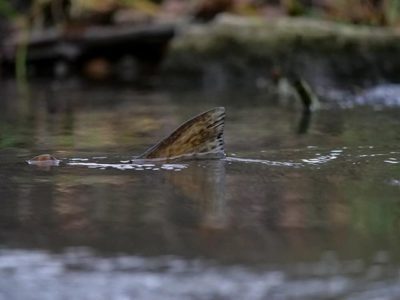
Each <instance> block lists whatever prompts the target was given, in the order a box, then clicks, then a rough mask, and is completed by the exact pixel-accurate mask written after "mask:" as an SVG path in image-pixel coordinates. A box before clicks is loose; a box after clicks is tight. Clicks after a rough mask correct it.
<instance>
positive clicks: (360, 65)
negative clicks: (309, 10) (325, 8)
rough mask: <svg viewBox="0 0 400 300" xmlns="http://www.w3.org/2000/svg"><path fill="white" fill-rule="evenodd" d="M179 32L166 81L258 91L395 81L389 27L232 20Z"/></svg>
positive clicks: (395, 35)
mask: <svg viewBox="0 0 400 300" xmlns="http://www.w3.org/2000/svg"><path fill="white" fill-rule="evenodd" d="M179 28H180V30H178V31H177V32H178V34H177V35H176V36H175V38H174V39H173V40H172V42H171V44H170V47H169V51H168V54H167V56H166V59H165V61H164V63H163V66H162V75H163V78H165V80H167V81H171V80H172V81H175V80H178V81H181V80H184V81H187V82H188V83H190V84H204V85H206V84H207V85H211V86H214V87H216V88H221V87H225V86H227V85H229V84H230V83H240V84H243V85H250V86H251V85H256V86H264V85H267V84H268V83H269V82H271V81H274V80H276V79H277V78H279V77H282V76H283V77H293V76H295V77H298V76H299V77H301V78H304V79H305V80H307V81H309V82H311V83H312V84H318V85H336V84H338V83H339V84H346V83H354V84H366V83H371V82H380V81H382V80H385V81H386V80H387V81H397V80H399V79H400V76H399V74H400V72H399V70H400V58H399V56H398V53H399V50H400V33H399V32H398V31H396V30H395V29H393V28H377V27H369V26H356V25H347V24H339V23H335V22H327V21H322V20H315V19H304V18H279V19H276V20H262V19H259V18H248V17H246V18H244V17H237V16H233V15H221V16H219V17H218V18H217V19H216V20H215V21H213V22H210V23H206V24H189V25H188V24H185V26H180V27H179ZM171 78H172V79H171Z"/></svg>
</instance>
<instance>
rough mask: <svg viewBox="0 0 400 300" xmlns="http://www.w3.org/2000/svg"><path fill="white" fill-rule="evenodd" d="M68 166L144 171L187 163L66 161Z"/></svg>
mask: <svg viewBox="0 0 400 300" xmlns="http://www.w3.org/2000/svg"><path fill="white" fill-rule="evenodd" d="M67 165H69V166H84V167H88V168H89V169H100V170H105V169H108V168H111V169H117V170H135V171H144V170H152V171H159V170H167V171H181V170H183V169H186V168H187V167H188V165H187V164H159V165H156V164H147V163H145V164H131V163H118V164H113V163H94V162H68V163H67Z"/></svg>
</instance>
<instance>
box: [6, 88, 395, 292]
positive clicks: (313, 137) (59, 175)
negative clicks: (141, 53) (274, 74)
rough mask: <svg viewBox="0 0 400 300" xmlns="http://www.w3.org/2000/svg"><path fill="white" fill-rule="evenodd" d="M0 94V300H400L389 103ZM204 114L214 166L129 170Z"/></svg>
mask: <svg viewBox="0 0 400 300" xmlns="http://www.w3.org/2000/svg"><path fill="white" fill-rule="evenodd" d="M2 85H3V88H2V89H1V92H0V93H1V94H2V95H1V98H2V101H1V102H0V117H1V118H0V199H1V200H0V299H339V298H340V299H398V298H399V297H400V288H399V287H400V277H399V276H400V256H399V253H400V251H399V250H400V239H399V229H400V198H399V194H400V172H399V171H400V149H399V147H398V145H399V141H400V131H399V128H400V126H399V125H400V118H399V116H400V114H399V113H400V106H398V105H396V102H395V101H394V100H393V101H389V102H385V101H382V100H380V99H378V98H379V97H377V100H376V101H377V102H374V101H375V100H371V99H372V98H373V96H368V98H367V97H365V99H368V101H365V102H363V101H362V100H360V99H362V98H360V97H363V95H362V94H361V95H353V94H351V93H343V94H341V95H342V96H343V97H342V100H343V99H344V101H335V102H333V100H332V99H331V98H329V97H326V98H323V99H322V102H323V106H322V109H321V110H319V111H318V112H316V113H315V114H313V115H311V117H310V116H304V115H302V113H301V112H302V110H301V107H299V105H298V103H296V102H294V101H291V100H282V99H278V98H277V97H276V95H273V94H272V93H270V92H267V91H263V90H258V91H237V90H235V91H219V92H205V91H201V90H196V91H184V92H182V91H181V92H178V91H168V90H152V91H140V90H135V89H133V88H131V87H127V86H120V85H119V86H116V85H103V86H99V85H93V84H88V83H82V82H74V81H69V82H53V83H51V84H49V83H40V82H37V83H35V84H32V85H31V86H30V88H29V90H28V91H25V92H23V93H21V92H17V90H16V88H15V85H14V84H13V83H12V82H5V83H2ZM393 93H394V92H392V94H393ZM327 94H329V93H327ZM392 94H390V93H388V95H389V96H390V95H392ZM394 94H395V93H394ZM395 96H396V97H399V95H397V94H395ZM371 97H372V98H371ZM385 99H386V98H385ZM336 100H337V99H336ZM371 103H372V104H371ZM387 103H390V105H387ZM214 106H225V107H226V110H227V119H226V128H225V130H226V132H225V134H226V137H225V140H226V150H227V158H226V159H224V160H218V161H217V160H209V161H183V162H169V163H161V162H154V163H151V162H150V163H147V162H146V163H131V162H130V159H131V158H132V157H133V156H134V155H138V154H140V153H141V152H142V151H144V150H145V149H146V148H147V147H148V146H150V145H152V144H154V143H155V142H156V141H157V140H159V139H160V138H162V137H163V136H165V135H166V134H168V133H169V132H170V131H171V130H173V129H174V128H175V127H176V126H178V125H179V124H180V123H181V122H183V121H185V120H186V119H188V118H190V117H191V116H193V115H196V114H198V113H200V112H202V111H205V110H207V109H209V108H211V107H214ZM41 153H51V154H54V155H55V156H56V157H57V158H59V159H61V160H62V162H61V164H60V166H58V167H48V168H37V167H35V166H30V165H28V164H26V162H25V161H26V160H27V159H29V158H31V157H33V156H35V155H37V154H41Z"/></svg>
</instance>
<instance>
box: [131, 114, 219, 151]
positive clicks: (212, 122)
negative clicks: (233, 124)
mask: <svg viewBox="0 0 400 300" xmlns="http://www.w3.org/2000/svg"><path fill="white" fill-rule="evenodd" d="M224 123H225V108H223V107H217V108H214V109H211V110H209V111H206V112H204V113H202V114H200V115H198V116H196V117H194V118H193V119H190V120H189V121H187V122H185V123H183V124H182V125H181V126H179V127H178V128H177V129H176V130H175V131H174V132H172V133H171V134H170V135H169V136H167V137H166V138H164V139H163V140H161V141H160V142H159V143H158V144H156V145H155V146H153V147H151V148H150V149H148V150H147V151H146V152H144V153H143V154H142V155H140V156H139V157H138V158H139V159H175V158H223V157H225V152H224Z"/></svg>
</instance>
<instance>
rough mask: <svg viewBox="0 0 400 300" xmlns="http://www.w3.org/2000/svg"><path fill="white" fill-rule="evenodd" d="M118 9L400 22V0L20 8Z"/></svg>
mask: <svg viewBox="0 0 400 300" xmlns="http://www.w3.org/2000/svg"><path fill="white" fill-rule="evenodd" d="M10 3H11V4H10ZM13 3H15V1H11V2H10V1H7V0H0V15H3V16H7V17H12V16H14V15H15V8H13V6H12V4H13ZM117 11H136V12H137V13H141V14H146V15H150V16H152V17H154V18H157V17H159V16H165V14H168V13H171V11H172V14H173V15H175V17H186V16H192V17H193V16H194V17H198V18H199V19H202V20H211V19H212V18H213V17H214V16H216V15H217V14H219V13H222V12H230V13H234V14H239V15H259V16H261V17H266V18H270V17H279V16H308V17H315V18H320V19H328V20H334V21H339V22H346V23H352V24H366V25H374V26H387V25H398V24H399V23H400V22H399V15H400V0H316V1H307V0H191V1H184V0H33V1H31V4H30V6H29V5H28V8H27V9H26V8H25V9H22V11H21V9H20V13H21V14H23V15H25V16H27V17H28V18H30V19H31V20H33V22H34V23H35V22H36V23H40V22H45V21H44V20H45V19H46V18H49V17H50V18H51V19H52V20H53V22H52V23H53V24H54V23H56V24H57V23H60V22H63V21H65V20H80V19H87V18H89V19H90V17H93V16H98V15H99V14H100V15H108V16H110V15H112V14H114V13H115V12H117ZM172 19H173V18H172ZM90 20H92V21H93V19H90Z"/></svg>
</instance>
